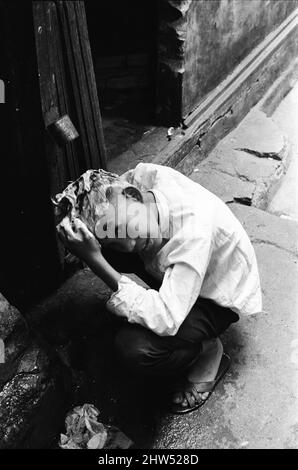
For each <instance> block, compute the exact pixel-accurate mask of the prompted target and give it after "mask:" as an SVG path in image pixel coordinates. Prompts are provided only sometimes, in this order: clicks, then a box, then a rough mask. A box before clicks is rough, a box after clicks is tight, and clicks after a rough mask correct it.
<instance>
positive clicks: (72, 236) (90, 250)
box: [57, 217, 101, 263]
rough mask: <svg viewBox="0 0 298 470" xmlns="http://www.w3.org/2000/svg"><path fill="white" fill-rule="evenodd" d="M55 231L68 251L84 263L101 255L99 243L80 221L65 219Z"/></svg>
mask: <svg viewBox="0 0 298 470" xmlns="http://www.w3.org/2000/svg"><path fill="white" fill-rule="evenodd" d="M57 231H58V234H59V237H60V239H61V240H62V242H63V243H64V244H65V246H66V247H67V248H68V250H69V251H71V252H72V253H73V254H74V255H75V256H78V257H79V258H81V259H82V260H83V261H85V262H86V263H88V261H90V260H92V259H93V258H94V257H95V256H98V254H100V253H101V247H100V244H99V242H98V241H97V240H96V238H95V236H94V235H93V234H92V233H91V232H90V230H88V228H87V227H86V225H85V224H84V223H83V222H82V221H81V220H80V219H77V218H76V219H74V220H73V221H72V222H71V221H70V220H69V218H68V217H65V219H63V221H62V222H61V223H60V224H59V226H58V227H57Z"/></svg>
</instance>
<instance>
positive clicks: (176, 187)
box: [107, 163, 262, 336]
mask: <svg viewBox="0 0 298 470" xmlns="http://www.w3.org/2000/svg"><path fill="white" fill-rule="evenodd" d="M121 178H123V179H125V180H126V181H128V182H129V183H131V184H134V185H136V186H137V187H139V188H140V189H141V190H143V191H147V190H151V191H152V192H153V194H154V196H155V199H156V203H157V208H158V212H159V225H160V229H161V233H162V236H163V237H165V238H168V237H169V235H170V239H169V241H168V242H167V243H166V244H165V245H164V246H162V248H161V249H160V250H159V251H158V253H157V254H156V255H155V256H154V258H153V259H149V258H148V255H147V257H146V255H145V254H143V255H142V256H141V257H142V259H143V261H144V265H145V269H146V270H147V271H148V272H149V273H150V274H151V275H153V276H154V277H155V278H157V279H159V280H160V281H162V284H161V287H160V289H159V291H157V290H154V289H146V288H144V287H142V286H139V285H138V284H136V283H135V282H134V281H132V280H130V279H129V278H128V277H127V276H125V275H122V276H121V279H120V281H119V286H118V290H117V291H116V292H114V293H113V294H112V295H111V297H110V299H109V300H108V302H107V308H108V310H109V311H111V312H113V313H115V314H117V315H120V316H124V317H126V318H127V320H128V321H129V322H131V323H138V324H140V325H142V326H145V327H146V328H149V329H150V330H152V331H153V332H155V333H156V334H158V335H161V336H164V335H175V334H176V333H177V331H178V329H179V327H180V325H181V324H182V322H183V321H184V319H185V318H186V316H187V315H188V313H189V312H190V310H191V308H192V306H193V305H194V303H195V302H196V300H197V298H198V296H199V295H200V296H201V297H205V298H208V299H212V300H213V301H215V302H216V303H218V304H219V305H222V306H224V307H228V308H230V309H231V310H233V311H235V312H236V313H238V314H239V315H240V316H241V315H250V314H253V313H258V312H261V310H262V297H261V288H260V279H259V273H258V267H257V261H256V256H255V252H254V249H253V247H252V245H251V242H250V240H249V238H248V235H247V234H246V232H245V230H244V228H243V227H242V225H241V224H240V222H239V221H238V219H237V218H236V217H235V216H234V214H233V213H232V212H231V210H230V209H229V208H228V207H227V206H226V205H225V204H224V202H223V201H221V200H220V199H219V198H218V197H217V196H215V195H214V194H213V193H211V192H210V191H208V190H207V189H205V188H203V187H202V186H201V185H199V184H198V183H196V182H194V181H192V180H191V179H190V178H188V177H186V176H184V175H183V174H182V173H180V172H178V171H176V170H174V169H172V168H169V167H165V166H161V165H155V164H153V163H139V164H138V165H137V166H136V167H135V168H134V169H133V170H129V171H128V172H126V173H124V174H123V175H122V177H121ZM181 220H183V223H182V224H181ZM144 253H145V252H144Z"/></svg>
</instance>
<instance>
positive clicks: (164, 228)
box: [149, 189, 170, 236]
mask: <svg viewBox="0 0 298 470" xmlns="http://www.w3.org/2000/svg"><path fill="white" fill-rule="evenodd" d="M149 191H151V192H152V193H153V194H154V196H155V201H156V205H157V210H158V215H159V227H160V231H161V235H162V236H165V235H168V232H169V222H170V209H169V203H168V201H167V198H166V197H165V195H164V194H163V193H162V192H161V191H160V190H159V189H150V190H149Z"/></svg>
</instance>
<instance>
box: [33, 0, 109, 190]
mask: <svg viewBox="0 0 298 470" xmlns="http://www.w3.org/2000/svg"><path fill="white" fill-rule="evenodd" d="M32 3H33V18H34V29H35V40H36V51H37V61H38V69H39V81H40V93H41V102H42V111H43V117H44V124H45V127H47V126H48V125H50V124H52V123H53V122H54V121H55V120H56V119H58V118H59V117H61V116H62V115H63V114H68V115H69V116H70V118H71V120H72V122H73V123H74V125H75V127H76V128H77V130H78V132H79V136H80V137H79V138H78V139H76V140H75V141H73V142H70V143H67V144H66V145H65V146H64V148H60V147H59V145H57V144H55V143H54V142H53V141H52V140H51V139H50V140H49V139H48V164H49V169H50V175H51V188H52V193H55V192H59V191H61V190H62V189H63V187H64V186H65V185H66V184H67V182H68V181H70V180H74V179H76V178H77V177H78V176H79V175H80V174H81V173H82V172H84V171H85V170H87V169H89V168H99V167H101V168H106V150H105V144H104V136H103V130H102V122H101V115H100V109H99V103H98V96H97V89H96V82H95V77H94V71H93V62H92V56H91V50H90V44H89V38H88V28H87V21H86V15H85V8H84V2H82V1H56V2H54V1H34V2H32Z"/></svg>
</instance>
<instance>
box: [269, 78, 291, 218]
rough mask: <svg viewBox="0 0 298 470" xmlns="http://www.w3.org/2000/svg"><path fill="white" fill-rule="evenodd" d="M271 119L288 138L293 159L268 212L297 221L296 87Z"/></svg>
mask: <svg viewBox="0 0 298 470" xmlns="http://www.w3.org/2000/svg"><path fill="white" fill-rule="evenodd" d="M272 118H273V119H274V121H275V122H276V123H277V124H278V126H279V127H280V128H281V129H282V130H283V131H284V132H285V133H286V134H288V135H289V136H291V142H292V144H293V157H292V159H291V162H290V166H289V169H288V172H287V174H286V175H285V177H284V179H283V183H282V186H281V188H280V189H279V190H278V191H277V193H276V195H275V196H274V197H273V199H272V201H271V203H270V205H269V210H270V212H273V213H275V214H276V215H279V216H284V217H290V218H291V219H293V220H296V221H298V119H297V118H298V86H295V87H294V89H293V90H292V91H291V92H290V93H289V94H288V96H287V97H286V98H285V99H284V100H283V101H282V103H281V104H280V105H279V107H278V108H277V110H276V111H275V112H274V114H273V116H272Z"/></svg>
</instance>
